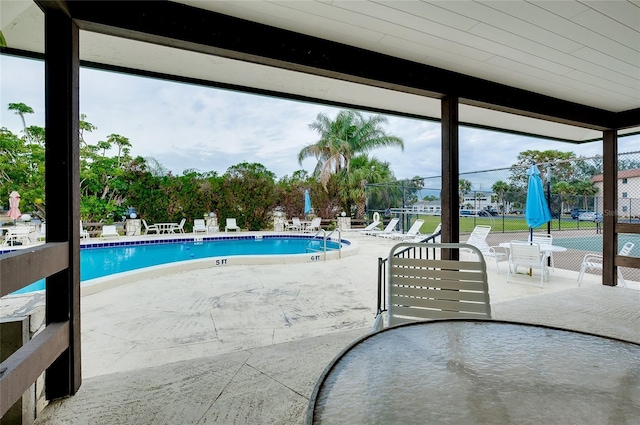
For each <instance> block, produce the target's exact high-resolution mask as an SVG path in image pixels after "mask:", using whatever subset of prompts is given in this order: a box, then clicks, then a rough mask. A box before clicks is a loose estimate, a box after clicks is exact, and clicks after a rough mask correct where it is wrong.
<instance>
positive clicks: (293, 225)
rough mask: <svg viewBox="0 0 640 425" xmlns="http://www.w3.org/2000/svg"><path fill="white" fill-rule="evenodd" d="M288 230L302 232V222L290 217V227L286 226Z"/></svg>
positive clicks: (297, 218)
mask: <svg viewBox="0 0 640 425" xmlns="http://www.w3.org/2000/svg"><path fill="white" fill-rule="evenodd" d="M288 228H289V230H296V231H298V232H300V231H302V222H301V221H300V218H299V217H291V225H290V226H288Z"/></svg>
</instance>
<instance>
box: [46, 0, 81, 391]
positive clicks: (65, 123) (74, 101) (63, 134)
mask: <svg viewBox="0 0 640 425" xmlns="http://www.w3.org/2000/svg"><path fill="white" fill-rule="evenodd" d="M40 6H41V7H42V8H43V10H44V12H45V124H46V145H45V146H46V147H45V196H46V202H47V204H46V215H47V216H46V220H47V223H50V225H48V226H47V242H64V241H69V268H68V269H66V270H62V271H61V272H58V273H56V274H54V275H52V276H50V277H48V278H47V284H46V289H47V291H46V301H47V304H46V320H47V325H49V324H51V323H56V322H64V321H67V320H69V349H68V350H66V351H65V352H64V353H63V354H62V355H61V356H60V357H59V358H58V359H57V360H56V361H55V362H54V363H53V364H52V365H51V366H50V367H49V368H48V369H47V373H46V381H45V385H46V392H47V398H48V399H56V398H60V397H65V396H69V395H73V394H75V393H76V391H77V390H78V389H79V388H80V384H81V381H82V378H81V367H80V225H79V220H80V178H79V174H80V165H79V164H80V159H79V141H78V138H79V129H78V119H79V113H78V108H79V73H80V60H79V43H78V39H79V30H78V27H77V25H76V24H75V23H74V22H73V20H72V19H71V18H70V17H69V15H68V14H67V13H66V11H65V10H64V4H62V3H57V2H51V3H49V2H41V3H40Z"/></svg>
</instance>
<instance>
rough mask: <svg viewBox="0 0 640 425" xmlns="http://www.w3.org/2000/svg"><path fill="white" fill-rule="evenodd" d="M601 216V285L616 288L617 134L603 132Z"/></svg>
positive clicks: (615, 132)
mask: <svg viewBox="0 0 640 425" xmlns="http://www.w3.org/2000/svg"><path fill="white" fill-rule="evenodd" d="M602 163H603V173H602V174H603V176H602V177H603V214H602V216H603V217H602V227H603V229H602V257H603V259H602V284H603V285H609V286H616V285H617V284H618V275H617V272H616V266H615V257H616V255H618V233H617V230H616V223H617V221H618V132H617V131H616V130H605V131H604V133H603V137H602Z"/></svg>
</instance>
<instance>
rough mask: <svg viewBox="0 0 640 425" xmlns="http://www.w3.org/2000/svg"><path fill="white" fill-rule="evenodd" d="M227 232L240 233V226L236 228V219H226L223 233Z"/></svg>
mask: <svg viewBox="0 0 640 425" xmlns="http://www.w3.org/2000/svg"><path fill="white" fill-rule="evenodd" d="M229 230H235V231H236V232H239V231H240V226H238V224H237V223H236V219H235V218H228V219H227V225H226V226H224V231H225V232H228V231H229Z"/></svg>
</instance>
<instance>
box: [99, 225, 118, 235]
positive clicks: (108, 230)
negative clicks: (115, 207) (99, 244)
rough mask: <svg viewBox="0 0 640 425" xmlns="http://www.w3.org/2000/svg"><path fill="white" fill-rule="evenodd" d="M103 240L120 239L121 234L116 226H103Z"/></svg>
mask: <svg viewBox="0 0 640 425" xmlns="http://www.w3.org/2000/svg"><path fill="white" fill-rule="evenodd" d="M100 237H101V238H119V237H120V234H119V233H118V230H116V226H115V224H105V225H104V226H102V232H101V233H100Z"/></svg>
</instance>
